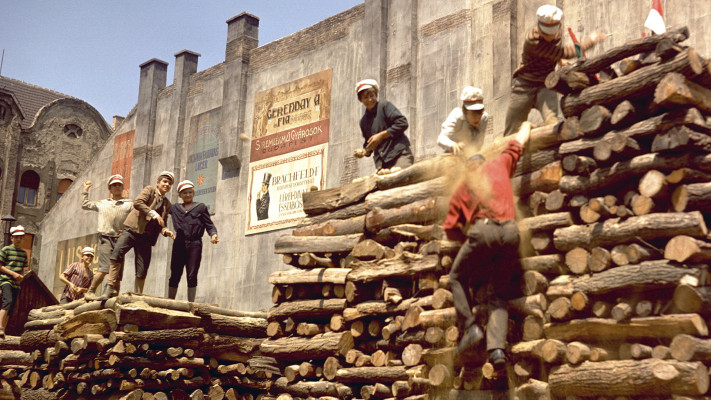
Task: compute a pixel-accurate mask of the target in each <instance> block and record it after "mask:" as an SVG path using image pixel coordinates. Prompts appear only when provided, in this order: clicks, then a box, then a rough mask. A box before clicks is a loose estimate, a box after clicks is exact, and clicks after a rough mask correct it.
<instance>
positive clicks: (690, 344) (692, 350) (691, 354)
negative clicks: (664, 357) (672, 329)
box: [669, 334, 711, 361]
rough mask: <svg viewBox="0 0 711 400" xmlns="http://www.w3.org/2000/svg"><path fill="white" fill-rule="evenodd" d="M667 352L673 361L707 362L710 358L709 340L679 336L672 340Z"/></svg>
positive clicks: (684, 335) (685, 335) (710, 345)
mask: <svg viewBox="0 0 711 400" xmlns="http://www.w3.org/2000/svg"><path fill="white" fill-rule="evenodd" d="M669 351H670V355H671V357H672V358H674V359H675V360H679V361H707V360H709V359H710V358H711V340H709V339H700V338H697V337H694V336H690V335H687V334H680V335H677V336H674V339H672V341H671V344H670V345H669Z"/></svg>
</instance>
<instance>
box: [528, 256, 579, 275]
mask: <svg viewBox="0 0 711 400" xmlns="http://www.w3.org/2000/svg"><path fill="white" fill-rule="evenodd" d="M521 269H523V270H524V271H537V272H540V273H541V274H543V275H562V274H566V273H568V272H569V271H568V269H567V267H566V266H565V264H564V262H563V256H562V255H560V254H546V255H542V256H533V257H525V258H522V259H521Z"/></svg>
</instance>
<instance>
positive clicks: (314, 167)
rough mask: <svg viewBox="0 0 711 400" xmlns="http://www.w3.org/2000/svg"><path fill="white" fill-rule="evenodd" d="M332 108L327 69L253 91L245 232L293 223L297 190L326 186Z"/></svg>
mask: <svg viewBox="0 0 711 400" xmlns="http://www.w3.org/2000/svg"><path fill="white" fill-rule="evenodd" d="M330 111H331V70H330V69H329V70H325V71H321V72H319V73H316V74H313V75H310V76H307V77H304V78H301V79H298V80H296V81H293V82H289V83H287V84H284V85H281V86H277V87H275V88H272V89H268V90H265V91H262V92H259V93H257V94H256V95H255V97H254V122H253V126H252V141H251V147H250V159H249V161H250V162H249V178H248V179H249V184H248V186H247V188H248V190H249V192H248V193H249V194H248V196H247V198H248V202H249V207H248V210H249V213H248V214H247V218H246V221H247V227H246V230H245V233H246V234H248V235H249V234H253V233H258V232H266V231H271V230H275V229H281V228H286V227H289V226H294V225H296V224H297V223H298V222H299V220H301V219H302V218H303V217H304V216H305V215H306V214H304V211H303V204H302V202H301V193H303V192H305V191H308V190H310V189H311V187H312V186H315V187H316V188H318V189H319V190H321V189H324V187H325V179H326V178H325V177H326V175H325V169H326V161H327V159H328V133H329V122H330Z"/></svg>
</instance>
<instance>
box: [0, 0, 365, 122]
mask: <svg viewBox="0 0 711 400" xmlns="http://www.w3.org/2000/svg"><path fill="white" fill-rule="evenodd" d="M361 3H363V0H320V1H319V0H299V1H296V0H232V1H230V0H0V51H2V49H4V57H3V60H2V67H0V75H2V76H5V77H8V78H13V79H17V80H20V81H24V82H27V83H31V84H33V85H37V86H41V87H44V88H47V89H52V90H55V91H58V92H61V93H64V94H66V95H69V96H73V97H76V98H79V99H81V100H84V101H86V102H87V103H89V104H90V105H91V106H93V107H94V108H96V109H97V110H98V111H99V113H101V115H102V116H103V117H104V119H106V122H107V123H108V124H109V125H111V123H112V119H113V116H114V115H120V116H126V115H127V114H128V113H129V112H130V111H131V109H132V108H133V107H134V106H135V105H136V103H137V101H138V80H139V72H140V71H139V65H141V64H142V63H144V62H146V61H148V60H150V59H152V58H157V59H159V60H163V61H165V62H167V63H168V82H167V85H170V84H171V83H172V81H173V67H174V63H175V53H177V52H179V51H181V50H183V49H187V50H190V51H193V52H196V53H199V54H200V55H201V56H200V58H199V59H198V71H202V70H204V69H207V68H210V67H212V66H214V65H216V64H219V63H221V62H223V61H224V60H225V44H226V40H227V24H226V23H225V21H227V20H228V19H230V18H232V17H234V16H236V15H238V14H240V13H242V12H244V11H246V12H248V13H250V14H252V15H255V16H256V17H258V18H259V19H260V21H259V45H260V46H261V45H264V44H266V43H269V42H272V41H274V40H277V39H279V38H282V37H285V36H288V35H290V34H292V33H294V32H297V31H299V30H301V29H304V28H306V27H309V26H311V25H313V24H315V23H317V22H319V21H321V20H323V19H325V18H328V17H330V16H332V15H336V14H338V13H340V12H342V11H345V10H348V9H350V8H351V7H354V6H355V5H358V4H361Z"/></svg>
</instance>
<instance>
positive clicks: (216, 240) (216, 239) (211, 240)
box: [210, 235, 220, 244]
mask: <svg viewBox="0 0 711 400" xmlns="http://www.w3.org/2000/svg"><path fill="white" fill-rule="evenodd" d="M210 242H212V244H217V243H219V242H220V239H218V238H217V235H212V238H210Z"/></svg>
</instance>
